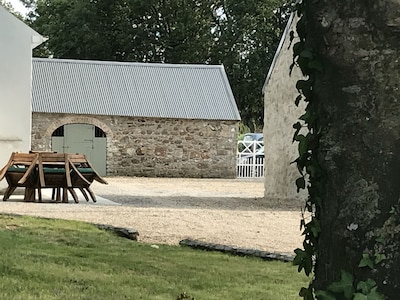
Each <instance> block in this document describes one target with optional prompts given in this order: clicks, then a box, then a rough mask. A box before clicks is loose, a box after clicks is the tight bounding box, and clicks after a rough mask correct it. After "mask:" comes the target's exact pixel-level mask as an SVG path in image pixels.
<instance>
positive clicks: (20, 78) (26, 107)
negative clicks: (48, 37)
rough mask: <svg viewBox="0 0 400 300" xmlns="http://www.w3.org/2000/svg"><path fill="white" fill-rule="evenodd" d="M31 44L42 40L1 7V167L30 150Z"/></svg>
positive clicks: (2, 183)
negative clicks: (17, 152)
mask: <svg viewBox="0 0 400 300" xmlns="http://www.w3.org/2000/svg"><path fill="white" fill-rule="evenodd" d="M33 41H34V42H35V43H36V45H38V44H40V43H41V42H43V41H44V39H43V38H42V37H41V36H40V35H39V34H38V33H37V32H35V31H34V30H32V29H31V28H29V27H28V26H27V25H25V24H24V23H23V22H21V21H20V20H18V19H17V18H16V17H14V16H13V15H12V14H10V13H9V12H8V11H6V10H5V9H4V8H3V7H1V6H0V168H2V167H3V166H4V165H5V164H6V163H7V161H8V159H9V157H10V154H11V152H13V151H23V152H27V151H29V150H30V143H31V140H30V139H31V117H32V114H31V81H32V80H31V77H32V48H33V45H34V44H35V43H34V42H33ZM0 185H3V186H4V181H3V182H1V183H0Z"/></svg>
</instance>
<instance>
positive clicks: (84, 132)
mask: <svg viewBox="0 0 400 300" xmlns="http://www.w3.org/2000/svg"><path fill="white" fill-rule="evenodd" d="M95 132H96V130H95V126H93V125H90V124H67V125H64V131H63V133H64V134H63V136H53V137H52V151H57V152H62V153H80V154H85V155H86V157H87V158H88V160H89V161H90V163H91V164H92V165H93V167H94V168H95V169H96V171H97V172H98V173H99V174H100V175H103V176H105V175H106V152H107V149H106V148H107V142H106V140H107V139H106V137H104V136H99V137H96V134H95Z"/></svg>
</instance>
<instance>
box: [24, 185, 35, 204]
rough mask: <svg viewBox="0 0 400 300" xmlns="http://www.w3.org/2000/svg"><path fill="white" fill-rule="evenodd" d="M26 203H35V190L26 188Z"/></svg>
mask: <svg viewBox="0 0 400 300" xmlns="http://www.w3.org/2000/svg"><path fill="white" fill-rule="evenodd" d="M24 201H26V202H34V201H35V188H31V187H26V188H25V196H24Z"/></svg>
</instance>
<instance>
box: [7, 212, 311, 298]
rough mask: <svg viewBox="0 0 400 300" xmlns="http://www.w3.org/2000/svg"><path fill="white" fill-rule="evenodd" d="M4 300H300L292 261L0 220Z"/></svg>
mask: <svg viewBox="0 0 400 300" xmlns="http://www.w3.org/2000/svg"><path fill="white" fill-rule="evenodd" d="M0 251H1V255H0V299H24V300H27V299H41V300H45V299H146V300H147V299H163V300H164V299H172V300H175V299H177V297H178V296H179V295H180V294H182V293H183V292H186V294H187V295H190V296H192V297H194V299H196V300H202V299H205V300H211V299H218V300H222V299H224V300H225V299H227V300H231V299H240V300H242V299H246V300H249V299H267V300H268V299H271V300H279V299H299V297H298V296H297V295H298V291H299V289H300V287H301V286H305V285H307V281H308V280H307V278H306V277H305V276H304V275H301V274H298V273H297V269H296V267H294V266H292V264H290V263H283V262H266V261H263V260H261V259H256V258H246V257H235V256H231V255H227V254H221V253H218V252H206V251H199V250H192V249H190V248H187V247H179V246H165V245H159V248H158V249H157V248H154V247H151V245H147V244H141V243H139V242H135V241H131V240H128V239H124V238H121V237H118V236H116V235H114V234H113V233H111V232H108V231H104V230H100V229H98V228H97V227H95V226H94V225H91V224H87V223H82V222H75V221H64V220H52V219H41V218H33V217H18V216H9V215H0Z"/></svg>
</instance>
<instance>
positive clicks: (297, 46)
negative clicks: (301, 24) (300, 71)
mask: <svg viewBox="0 0 400 300" xmlns="http://www.w3.org/2000/svg"><path fill="white" fill-rule="evenodd" d="M303 49H304V43H302V42H297V43H296V44H294V45H293V56H294V57H296V56H299V55H300V53H301V51H303Z"/></svg>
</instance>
